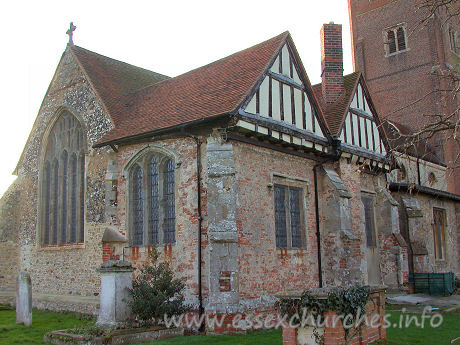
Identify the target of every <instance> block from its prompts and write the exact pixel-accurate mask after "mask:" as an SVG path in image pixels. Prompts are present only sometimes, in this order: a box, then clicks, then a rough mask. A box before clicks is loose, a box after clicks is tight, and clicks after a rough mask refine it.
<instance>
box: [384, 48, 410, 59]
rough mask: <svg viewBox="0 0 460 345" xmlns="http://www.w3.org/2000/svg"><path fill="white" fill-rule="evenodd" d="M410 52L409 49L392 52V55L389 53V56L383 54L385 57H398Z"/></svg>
mask: <svg viewBox="0 0 460 345" xmlns="http://www.w3.org/2000/svg"><path fill="white" fill-rule="evenodd" d="M408 51H410V49H409V48H407V49H404V50H398V51H397V52H394V53H391V54H388V53H387V54H385V57H391V56H396V55H399V54H402V53H405V52H408Z"/></svg>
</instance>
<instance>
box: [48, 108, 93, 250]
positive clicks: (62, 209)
mask: <svg viewBox="0 0 460 345" xmlns="http://www.w3.org/2000/svg"><path fill="white" fill-rule="evenodd" d="M44 142H46V146H45V147H44V157H43V158H44V160H43V165H42V168H41V171H40V195H41V196H40V227H41V243H42V245H57V244H64V243H79V242H84V234H83V233H84V231H83V229H84V221H83V220H84V181H85V156H84V150H85V147H84V145H85V140H84V137H83V130H82V126H81V124H80V122H79V121H78V119H77V118H76V117H75V116H73V115H72V114H71V113H70V112H67V111H64V112H62V113H61V114H60V115H59V116H58V118H57V119H56V121H55V122H54V125H53V126H52V128H51V129H50V131H49V134H48V136H47V137H45V138H44ZM77 156H79V157H80V158H79V160H77ZM79 205H80V206H79ZM77 229H80V232H79V233H77Z"/></svg>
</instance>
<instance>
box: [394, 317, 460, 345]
mask: <svg viewBox="0 0 460 345" xmlns="http://www.w3.org/2000/svg"><path fill="white" fill-rule="evenodd" d="M400 315H401V313H399V312H392V313H391V317H390V319H389V321H390V322H391V323H392V324H394V323H398V322H399V317H400ZM405 315H416V316H418V320H421V315H419V314H418V315H417V314H404V318H403V324H404V322H405ZM442 316H443V322H442V324H441V326H439V327H437V328H432V327H431V326H430V319H426V320H425V327H424V328H423V329H421V328H420V327H415V326H414V325H413V323H412V325H411V326H410V327H409V328H402V329H400V328H392V327H391V328H387V338H388V345H408V344H409V345H418V344H422V345H447V344H450V343H451V340H452V339H455V338H458V337H460V313H458V312H455V313H448V314H445V315H442Z"/></svg>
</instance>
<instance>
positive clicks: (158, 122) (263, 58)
mask: <svg viewBox="0 0 460 345" xmlns="http://www.w3.org/2000/svg"><path fill="white" fill-rule="evenodd" d="M288 37H289V33H288V32H285V33H283V34H281V35H279V36H276V37H274V38H272V39H270V40H268V41H265V42H262V43H260V44H258V45H256V46H253V47H251V48H248V49H246V50H243V51H240V52H238V53H236V54H233V55H230V56H228V57H226V58H223V59H221V60H218V61H216V62H213V63H211V64H209V65H206V66H203V67H200V68H198V69H195V70H192V71H190V72H187V73H185V74H182V75H180V76H178V77H175V78H171V79H167V80H164V81H162V82H160V83H157V84H155V85H153V86H149V87H146V88H144V89H142V90H139V91H137V92H136V93H135V94H133V95H132V96H131V97H130V98H129V99H126V98H125V99H124V101H125V102H126V103H125V104H126V105H125V108H124V111H123V113H120V114H122V115H120V119H121V118H122V119H121V122H120V123H119V124H116V126H115V128H114V129H113V130H111V131H110V132H109V133H107V134H106V135H105V136H104V138H102V140H101V141H100V142H98V143H97V144H96V146H102V145H104V144H108V143H110V142H114V141H116V140H120V139H122V138H127V137H132V136H137V135H140V134H145V133H149V132H152V131H154V130H158V129H164V128H169V127H173V126H176V125H180V124H185V123H189V122H193V121H197V120H201V119H206V118H212V117H215V116H218V115H222V114H229V113H233V112H235V111H237V110H238V108H239V106H240V105H241V103H242V102H243V101H244V100H245V98H246V97H247V96H248V95H249V94H250V92H251V91H252V89H253V88H254V87H255V85H256V83H257V81H258V80H259V79H260V78H261V76H262V74H263V73H264V72H265V70H266V69H267V68H268V66H269V64H270V63H271V61H272V60H273V59H274V58H275V55H276V54H277V52H278V50H279V49H280V48H281V47H282V44H283V43H284V42H285V41H286V39H287V38H288Z"/></svg>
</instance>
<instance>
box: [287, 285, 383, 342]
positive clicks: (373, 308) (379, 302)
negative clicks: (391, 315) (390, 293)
mask: <svg viewBox="0 0 460 345" xmlns="http://www.w3.org/2000/svg"><path fill="white" fill-rule="evenodd" d="M371 299H372V301H370V302H368V304H367V306H366V315H367V317H368V320H369V323H370V324H372V318H373V317H374V315H379V317H378V325H379V327H370V326H369V327H368V326H366V324H363V325H362V327H361V328H360V329H359V331H358V330H355V329H353V328H352V329H350V331H349V334H348V342H346V340H345V331H344V329H343V327H342V323H341V322H340V321H338V322H337V325H336V327H332V325H331V324H330V323H331V322H332V320H333V318H334V317H337V314H336V312H335V311H328V312H325V313H324V317H325V318H326V320H328V319H329V320H330V321H329V325H327V323H326V327H325V328H324V333H323V336H324V345H342V344H349V345H366V344H370V343H373V342H375V341H377V340H379V339H385V338H386V330H385V328H384V327H383V326H384V316H385V295H384V292H383V291H382V292H376V293H372V294H371ZM376 324H377V322H376ZM297 330H298V329H297V328H283V345H296V344H298V343H297Z"/></svg>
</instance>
